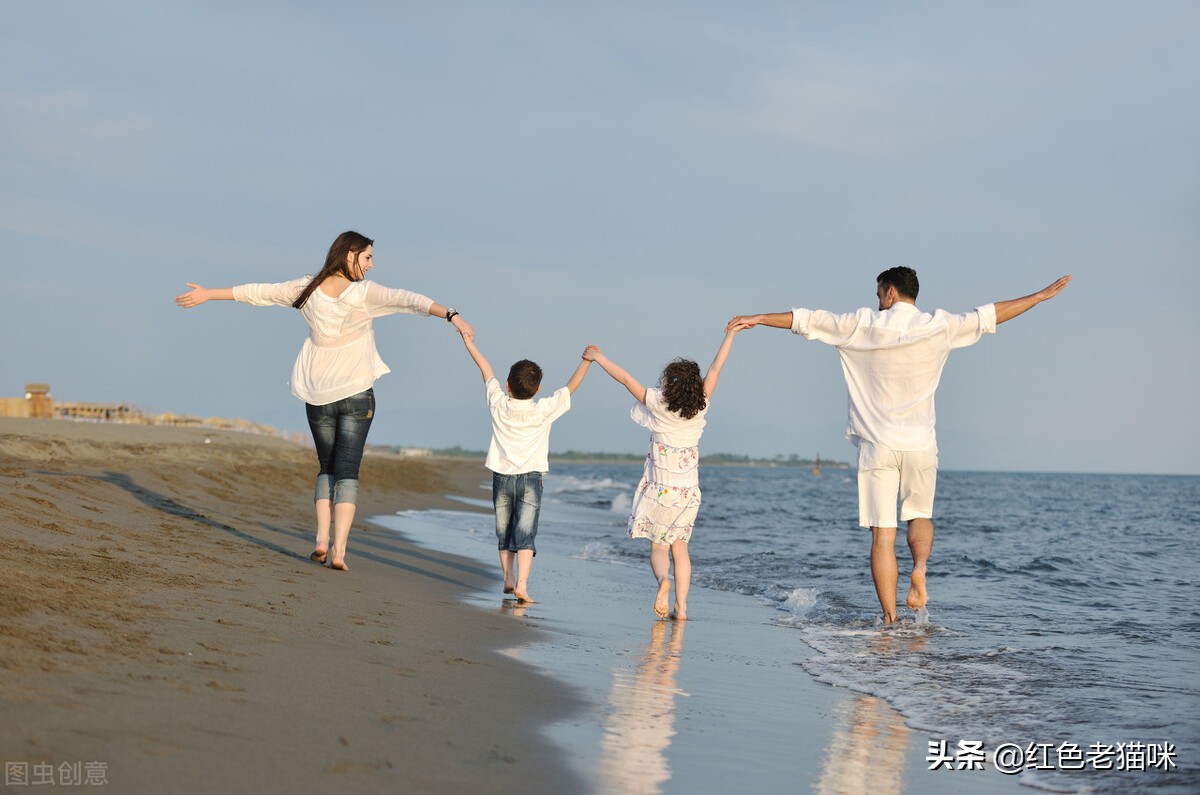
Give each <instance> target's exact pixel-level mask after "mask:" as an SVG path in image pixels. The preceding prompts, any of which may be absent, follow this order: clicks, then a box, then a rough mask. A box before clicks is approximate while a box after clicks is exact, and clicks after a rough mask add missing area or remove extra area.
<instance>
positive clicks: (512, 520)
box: [492, 472, 542, 555]
mask: <svg viewBox="0 0 1200 795" xmlns="http://www.w3.org/2000/svg"><path fill="white" fill-rule="evenodd" d="M492 505H494V506H496V543H497V546H498V547H499V549H501V550H508V551H509V552H517V551H520V550H522V549H528V550H531V551H532V552H533V554H534V555H536V554H537V548H536V547H535V546H534V544H533V539H534V537H535V536H537V526H538V514H539V513H541V508H542V473H541V472H525V473H522V474H520V475H501V474H499V473H498V472H493V473H492Z"/></svg>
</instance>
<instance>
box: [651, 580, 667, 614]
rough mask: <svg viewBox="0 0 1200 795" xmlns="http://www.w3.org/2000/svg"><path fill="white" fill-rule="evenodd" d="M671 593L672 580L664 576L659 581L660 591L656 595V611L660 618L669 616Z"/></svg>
mask: <svg viewBox="0 0 1200 795" xmlns="http://www.w3.org/2000/svg"><path fill="white" fill-rule="evenodd" d="M670 595H671V581H670V580H668V579H667V578H666V577H663V578H662V580H661V581H659V583H658V593H657V594H655V595H654V612H655V613H656V614H657V615H658V617H659V618H666V617H667V598H668V597H669V596H670Z"/></svg>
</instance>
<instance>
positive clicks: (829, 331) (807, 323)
mask: <svg viewBox="0 0 1200 795" xmlns="http://www.w3.org/2000/svg"><path fill="white" fill-rule="evenodd" d="M865 311H866V310H865ZM860 325H861V319H860V317H859V314H858V313H851V314H845V315H835V314H834V313H833V312H828V311H826V310H824V309H793V310H792V333H793V334H799V335H800V336H802V337H804V338H805V339H810V340H816V341H817V342H824V343H828V344H829V345H845V344H847V343H848V342H850V341H851V340H852V339H854V336H855V333H856V332H857V331H858V329H859V326H860Z"/></svg>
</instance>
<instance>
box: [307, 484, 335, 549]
mask: <svg viewBox="0 0 1200 795" xmlns="http://www.w3.org/2000/svg"><path fill="white" fill-rule="evenodd" d="M314 507H315V508H316V511H317V542H316V545H315V547H314V549H313V551H312V554H311V555H309V556H308V557H309V560H315V561H316V562H317V563H324V562H325V557H326V555H328V554H329V525H330V523H331V522H332V521H333V501H332V500H317V501H316V503H315V504H314Z"/></svg>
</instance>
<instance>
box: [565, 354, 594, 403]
mask: <svg viewBox="0 0 1200 795" xmlns="http://www.w3.org/2000/svg"><path fill="white" fill-rule="evenodd" d="M591 366H592V361H591V359H584V360H583V361H581V362H580V363H579V366H578V367H576V368H575V372H573V373H571V379H570V380H569V381H567V389H568V390H569V391H570V392H571V394H572V395H574V394H575V390H576V389H579V385H580V384H582V383H583V377H584V376H585V375H587V371H588V368H589V367H591Z"/></svg>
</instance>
